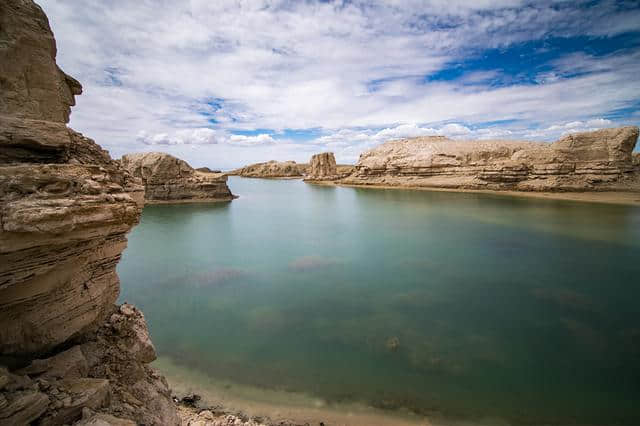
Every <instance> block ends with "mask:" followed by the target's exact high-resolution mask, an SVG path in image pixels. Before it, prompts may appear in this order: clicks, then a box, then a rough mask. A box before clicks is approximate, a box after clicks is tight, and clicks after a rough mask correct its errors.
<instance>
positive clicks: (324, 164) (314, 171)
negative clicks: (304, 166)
mask: <svg viewBox="0 0 640 426" xmlns="http://www.w3.org/2000/svg"><path fill="white" fill-rule="evenodd" d="M353 170H354V166H351V165H346V164H345V165H340V164H336V159H335V157H334V155H333V152H323V153H321V154H315V155H314V156H312V157H311V161H310V162H309V169H308V170H307V175H306V178H305V180H306V181H333V180H338V179H340V178H343V177H345V176H348V175H349V174H351V173H352V172H353Z"/></svg>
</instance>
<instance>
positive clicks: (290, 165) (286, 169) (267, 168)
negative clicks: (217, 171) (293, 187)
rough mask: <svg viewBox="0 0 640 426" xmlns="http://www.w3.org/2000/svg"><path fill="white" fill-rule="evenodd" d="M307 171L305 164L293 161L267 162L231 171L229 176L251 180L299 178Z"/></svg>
mask: <svg viewBox="0 0 640 426" xmlns="http://www.w3.org/2000/svg"><path fill="white" fill-rule="evenodd" d="M307 169H308V165H307V164H299V163H296V162H295V161H273V160H272V161H267V162H266V163H256V164H251V165H249V166H245V167H242V168H240V169H236V170H233V171H232V172H230V173H229V174H230V175H236V176H243V177H253V178H300V177H302V176H303V175H304V174H305V173H306V171H307Z"/></svg>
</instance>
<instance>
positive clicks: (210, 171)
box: [196, 167, 222, 173]
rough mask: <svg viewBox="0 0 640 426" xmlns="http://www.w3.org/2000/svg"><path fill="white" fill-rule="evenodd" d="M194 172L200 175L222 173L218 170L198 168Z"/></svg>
mask: <svg viewBox="0 0 640 426" xmlns="http://www.w3.org/2000/svg"><path fill="white" fill-rule="evenodd" d="M196 170H197V171H199V172H202V173H222V171H220V170H211V169H210V168H208V167H198V168H197V169H196Z"/></svg>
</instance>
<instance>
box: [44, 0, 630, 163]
mask: <svg viewBox="0 0 640 426" xmlns="http://www.w3.org/2000/svg"><path fill="white" fill-rule="evenodd" d="M80 3H82V4H80ZM40 4H41V6H42V7H43V8H44V10H45V11H46V12H47V14H48V15H49V19H50V22H51V26H52V29H53V30H54V33H55V36H56V39H57V42H58V63H59V64H60V65H61V67H62V68H63V69H64V70H65V71H66V72H67V73H69V74H71V75H73V76H75V77H76V78H78V79H79V80H80V81H81V82H82V83H83V85H84V89H85V91H84V94H83V95H82V96H80V97H79V98H78V100H77V101H78V103H77V106H76V107H75V108H74V109H73V113H72V116H71V126H72V127H74V128H75V129H77V130H79V131H81V132H83V133H85V134H86V135H87V136H90V137H92V138H94V139H95V140H96V141H97V142H98V143H100V144H101V145H103V146H104V147H105V148H106V149H109V150H110V152H111V153H112V155H113V156H114V157H119V156H120V155H122V154H124V153H126V152H133V151H165V152H170V153H172V154H174V155H178V156H180V157H182V158H185V159H186V160H187V161H189V162H190V163H192V164H193V165H194V166H203V165H207V166H210V167H215V168H223V169H227V168H232V167H236V166H240V165H244V164H247V163H251V162H256V161H266V160H271V159H277V160H289V159H293V160H296V161H306V160H308V158H309V157H310V156H311V155H312V154H314V153H317V152H321V151H333V152H335V154H336V156H337V158H338V161H340V162H355V161H357V158H358V156H359V154H360V153H361V152H363V151H365V150H367V149H369V148H371V147H372V146H375V145H377V144H379V143H382V142H384V141H385V140H389V139H394V138H400V137H411V136H421V135H445V136H449V137H451V138H463V139H490V138H501V139H533V140H541V141H552V140H554V139H556V138H558V137H560V136H561V135H563V134H565V133H568V132H575V131H584V130H591V129H597V128H602V127H612V126H617V125H626V124H632V125H638V124H640V75H639V74H640V73H639V71H640V3H639V2H637V1H580V0H578V1H564V0H563V1H535V2H531V1H524V0H495V1H488V0H475V1H461V0H433V1H414V0H403V1H400V0H388V1H385V2H363V1H336V2H331V1H324V2H313V1H296V2H293V1H284V0H282V1H266V0H252V1H243V0H240V1H224V0H221V1H216V2H210V1H206V0H190V1H188V2H175V1H170V0H157V1H152V0H141V1H137V2H130V1H126V0H106V1H89V0H78V1H73V2H71V1H61V0H43V1H40Z"/></svg>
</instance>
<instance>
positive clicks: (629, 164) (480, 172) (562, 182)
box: [341, 127, 640, 191]
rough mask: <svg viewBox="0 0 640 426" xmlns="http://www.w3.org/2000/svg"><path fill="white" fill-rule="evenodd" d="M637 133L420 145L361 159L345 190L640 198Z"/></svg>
mask: <svg viewBox="0 0 640 426" xmlns="http://www.w3.org/2000/svg"><path fill="white" fill-rule="evenodd" d="M637 139H638V128H637V127H621V128H616V129H604V130H598V131H595V132H585V133H576V134H573V135H568V136H566V137H563V138H562V139H560V140H558V141H557V142H554V143H552V144H548V143H539V142H523V141H500V140H489V141H463V140H450V139H447V138H444V137H439V136H437V137H420V138H414V139H403V140H397V141H390V142H386V143H384V144H382V145H380V146H378V147H376V148H374V149H372V150H370V151H368V152H366V153H364V154H362V155H361V156H360V159H359V161H358V164H357V165H356V170H355V172H353V173H352V174H351V175H350V176H348V177H346V178H344V179H343V180H341V183H346V184H361V185H389V186H416V187H419V186H424V187H435V188H462V189H492V190H520V191H596V190H617V191H640V176H639V174H638V171H637V169H636V168H635V167H634V165H633V160H632V155H631V152H632V150H633V148H634V147H635V144H636V141H637Z"/></svg>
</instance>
